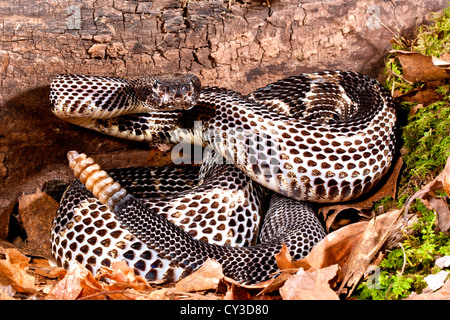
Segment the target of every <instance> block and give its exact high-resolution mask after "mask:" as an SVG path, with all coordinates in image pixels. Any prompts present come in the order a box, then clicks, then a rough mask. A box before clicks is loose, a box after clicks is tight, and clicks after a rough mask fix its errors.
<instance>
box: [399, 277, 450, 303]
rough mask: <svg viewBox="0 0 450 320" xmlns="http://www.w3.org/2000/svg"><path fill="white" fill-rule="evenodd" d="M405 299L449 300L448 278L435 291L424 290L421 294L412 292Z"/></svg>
mask: <svg viewBox="0 0 450 320" xmlns="http://www.w3.org/2000/svg"><path fill="white" fill-rule="evenodd" d="M406 300H450V279H447V281H445V283H444V285H443V286H442V288H441V289H439V290H437V291H435V292H430V291H426V290H424V292H422V293H421V294H417V293H416V292H413V293H411V294H410V295H409V297H408V298H407V299H406Z"/></svg>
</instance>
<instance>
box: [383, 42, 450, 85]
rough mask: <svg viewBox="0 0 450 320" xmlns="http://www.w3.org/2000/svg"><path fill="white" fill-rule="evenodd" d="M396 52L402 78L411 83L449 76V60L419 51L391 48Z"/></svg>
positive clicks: (392, 51)
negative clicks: (401, 69)
mask: <svg viewBox="0 0 450 320" xmlns="http://www.w3.org/2000/svg"><path fill="white" fill-rule="evenodd" d="M391 53H396V54H397V57H398V59H399V60H400V64H401V65H402V68H403V75H402V77H403V79H405V80H406V81H409V82H412V83H419V82H429V81H435V80H443V79H448V78H450V62H449V61H446V60H443V59H438V58H436V57H432V56H427V55H423V54H421V53H419V52H411V51H404V50H391Z"/></svg>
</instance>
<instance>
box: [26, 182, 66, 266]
mask: <svg viewBox="0 0 450 320" xmlns="http://www.w3.org/2000/svg"><path fill="white" fill-rule="evenodd" d="M58 208H59V204H58V202H57V201H55V200H54V199H53V198H52V197H50V196H49V195H48V194H47V193H46V192H43V191H41V190H40V189H39V188H37V190H36V192H35V193H34V194H31V195H21V196H20V197H19V216H20V219H21V221H22V223H23V227H24V229H25V231H26V233H27V241H26V244H25V245H24V247H23V248H22V247H21V250H23V251H25V252H26V253H27V254H30V255H34V256H42V257H46V258H51V257H52V254H51V246H50V244H51V239H50V233H51V232H50V231H51V226H52V222H53V218H54V216H55V213H56V211H57V210H58Z"/></svg>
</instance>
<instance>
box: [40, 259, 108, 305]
mask: <svg viewBox="0 0 450 320" xmlns="http://www.w3.org/2000/svg"><path fill="white" fill-rule="evenodd" d="M102 289H103V287H102V285H101V284H100V283H99V282H97V281H96V280H95V279H94V276H93V275H92V273H91V272H90V271H89V270H88V269H86V267H85V266H83V265H82V264H80V263H75V264H73V265H72V266H71V267H70V268H69V270H67V273H66V275H65V277H64V278H63V279H62V280H61V281H59V282H58V283H57V284H56V285H55V286H54V287H53V288H52V290H50V292H49V293H48V295H47V297H46V299H49V300H75V299H77V298H80V297H82V296H83V295H85V296H86V295H91V294H93V293H97V292H100V291H102Z"/></svg>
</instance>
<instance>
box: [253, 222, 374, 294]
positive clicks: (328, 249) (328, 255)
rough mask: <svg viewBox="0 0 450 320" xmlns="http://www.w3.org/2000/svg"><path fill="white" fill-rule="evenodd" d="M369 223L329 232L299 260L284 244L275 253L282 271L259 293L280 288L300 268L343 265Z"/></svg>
mask: <svg viewBox="0 0 450 320" xmlns="http://www.w3.org/2000/svg"><path fill="white" fill-rule="evenodd" d="M367 223H368V222H367V221H362V222H356V223H352V224H350V225H347V226H344V227H342V228H340V229H338V230H336V231H333V232H332V233H329V234H328V235H327V236H326V237H325V238H323V239H322V240H321V241H319V243H317V244H316V245H315V246H314V247H313V248H312V250H311V251H310V252H309V254H308V255H307V256H306V257H304V258H302V259H300V260H297V261H294V260H293V259H292V256H291V255H290V253H289V250H288V248H287V246H286V245H284V244H283V246H282V248H281V250H280V252H279V253H277V254H276V255H275V258H276V260H277V264H278V267H279V268H280V270H281V272H280V274H279V275H278V276H277V277H276V278H274V279H271V280H267V281H265V282H264V283H263V284H264V286H263V288H262V289H263V290H262V291H261V292H260V293H259V294H258V295H263V294H266V293H270V292H273V291H275V290H278V289H279V288H281V287H282V286H283V285H284V283H285V281H286V280H287V279H288V278H289V277H290V276H291V275H292V274H293V273H295V272H298V270H299V268H303V269H304V270H311V271H312V270H319V269H323V268H327V267H329V266H331V265H335V264H336V265H338V266H343V265H344V264H345V263H346V261H347V259H348V256H349V255H350V253H351V252H352V250H353V248H354V246H356V244H357V243H358V241H359V237H360V236H361V235H362V233H363V232H364V230H365V228H366V226H367ZM339 278H340V273H339Z"/></svg>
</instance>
